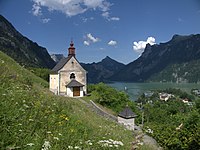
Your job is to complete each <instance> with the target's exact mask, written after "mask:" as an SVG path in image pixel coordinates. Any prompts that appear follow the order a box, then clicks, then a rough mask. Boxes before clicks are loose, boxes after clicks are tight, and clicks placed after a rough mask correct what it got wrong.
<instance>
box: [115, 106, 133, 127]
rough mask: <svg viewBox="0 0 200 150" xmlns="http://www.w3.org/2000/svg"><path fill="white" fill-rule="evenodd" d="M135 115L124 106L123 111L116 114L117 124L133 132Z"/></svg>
mask: <svg viewBox="0 0 200 150" xmlns="http://www.w3.org/2000/svg"><path fill="white" fill-rule="evenodd" d="M135 117H136V115H135V113H134V112H133V111H132V110H131V108H130V107H128V106H126V107H125V109H124V110H123V111H122V112H120V113H119V114H118V117H117V120H118V123H120V124H123V125H124V126H125V127H126V128H127V129H129V130H134V127H135Z"/></svg>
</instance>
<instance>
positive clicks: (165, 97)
mask: <svg viewBox="0 0 200 150" xmlns="http://www.w3.org/2000/svg"><path fill="white" fill-rule="evenodd" d="M172 97H174V95H172V94H168V93H159V98H160V100H163V101H168V100H169V99H170V98H172Z"/></svg>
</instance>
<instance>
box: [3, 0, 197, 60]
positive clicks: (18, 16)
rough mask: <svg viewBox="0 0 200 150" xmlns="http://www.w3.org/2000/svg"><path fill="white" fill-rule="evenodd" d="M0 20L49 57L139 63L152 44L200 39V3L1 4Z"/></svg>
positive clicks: (90, 0) (53, 0) (89, 0)
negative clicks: (71, 50) (72, 49)
mask: <svg viewBox="0 0 200 150" xmlns="http://www.w3.org/2000/svg"><path fill="white" fill-rule="evenodd" d="M0 14H1V15H3V16H4V17H5V18H6V19H7V20H8V21H10V22H11V23H12V25H13V26H14V27H15V28H16V29H17V30H18V31H19V32H20V33H21V34H22V35H24V36H26V37H27V38H29V39H30V40H32V41H34V42H36V43H38V44H39V45H40V46H42V47H45V48H46V49H47V50H48V52H49V53H50V54H64V55H65V56H67V53H68V51H67V49H68V47H69V44H70V42H71V40H73V42H74V46H75V48H76V57H77V59H78V60H79V62H84V63H92V62H99V61H101V60H102V59H103V58H105V57H106V56H109V57H111V58H113V59H115V60H117V61H119V62H121V63H124V64H128V63H130V62H132V61H134V60H136V59H137V58H138V57H139V56H140V55H141V53H142V52H143V51H144V48H145V46H146V44H147V43H149V44H151V45H154V44H159V43H164V42H167V41H169V40H170V39H171V38H172V36H173V35H174V34H179V35H190V34H199V33H200V0H0Z"/></svg>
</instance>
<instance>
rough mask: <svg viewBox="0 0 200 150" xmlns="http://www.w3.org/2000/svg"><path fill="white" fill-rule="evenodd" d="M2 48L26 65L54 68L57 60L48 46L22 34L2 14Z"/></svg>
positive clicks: (0, 31)
mask: <svg viewBox="0 0 200 150" xmlns="http://www.w3.org/2000/svg"><path fill="white" fill-rule="evenodd" d="M0 50H1V51H3V52H4V53H6V54H7V55H9V56H10V57H12V58H13V59H14V60H15V61H17V62H18V63H19V64H20V65H22V66H25V67H41V68H52V67H54V65H55V62H54V61H53V60H52V59H51V57H50V55H49V53H48V52H47V50H46V48H44V47H41V46H39V45H38V44H37V43H35V42H32V41H31V40H29V39H28V38H26V37H24V36H23V35H22V34H20V33H19V32H18V31H17V30H16V29H15V28H14V27H13V25H12V24H11V23H10V22H9V21H8V20H6V19H5V18H4V17H3V16H2V15H0Z"/></svg>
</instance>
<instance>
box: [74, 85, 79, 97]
mask: <svg viewBox="0 0 200 150" xmlns="http://www.w3.org/2000/svg"><path fill="white" fill-rule="evenodd" d="M73 96H80V87H73Z"/></svg>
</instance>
